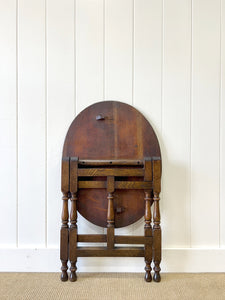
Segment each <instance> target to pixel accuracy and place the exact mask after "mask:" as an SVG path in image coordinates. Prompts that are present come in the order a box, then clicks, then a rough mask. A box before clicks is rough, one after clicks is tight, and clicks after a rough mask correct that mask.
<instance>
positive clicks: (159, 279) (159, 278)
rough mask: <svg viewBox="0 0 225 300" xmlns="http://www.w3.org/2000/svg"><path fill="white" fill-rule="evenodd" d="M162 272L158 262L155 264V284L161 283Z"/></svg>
mask: <svg viewBox="0 0 225 300" xmlns="http://www.w3.org/2000/svg"><path fill="white" fill-rule="evenodd" d="M160 270H161V268H160V266H159V263H158V262H155V267H154V271H155V273H154V276H153V280H154V281H155V282H160V281H161V276H160V273H159V272H160Z"/></svg>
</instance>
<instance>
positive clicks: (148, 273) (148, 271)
mask: <svg viewBox="0 0 225 300" xmlns="http://www.w3.org/2000/svg"><path fill="white" fill-rule="evenodd" d="M145 263H146V266H145V281H147V282H151V281H152V275H151V270H152V268H151V264H150V263H149V262H145Z"/></svg>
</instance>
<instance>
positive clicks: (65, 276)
mask: <svg viewBox="0 0 225 300" xmlns="http://www.w3.org/2000/svg"><path fill="white" fill-rule="evenodd" d="M61 270H62V273H61V280H62V281H67V280H68V274H67V270H68V267H67V260H62V267H61Z"/></svg>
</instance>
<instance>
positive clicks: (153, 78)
mask: <svg viewBox="0 0 225 300" xmlns="http://www.w3.org/2000/svg"><path fill="white" fill-rule="evenodd" d="M134 3H135V5H134V75H133V76H134V88H133V90H134V106H135V107H136V108H137V109H138V110H139V111H140V112H142V113H143V114H144V116H145V117H146V118H147V119H148V120H149V122H150V123H151V125H152V126H153V128H154V130H155V131H156V133H157V136H158V138H159V140H160V141H161V88H162V86H161V83H162V81H161V75H162V74H161V69H162V65H161V58H162V1H158V0H151V1H149V0H141V1H140V0H136V1H135V2H134ZM143 224H144V221H143V219H142V220H140V221H139V222H137V223H136V224H135V225H134V229H133V230H134V234H135V235H137V234H143Z"/></svg>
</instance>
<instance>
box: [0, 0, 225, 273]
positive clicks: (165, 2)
mask: <svg viewBox="0 0 225 300" xmlns="http://www.w3.org/2000/svg"><path fill="white" fill-rule="evenodd" d="M224 51H225V1H224V0H207V1H205V0H2V1H0V166H1V167H0V193H1V201H0V228H1V230H0V271H58V270H59V267H60V261H59V250H58V249H59V228H60V213H61V205H62V203H61V202H62V201H61V193H60V164H61V151H62V145H63V140H64V136H65V134H66V131H67V129H68V126H69V124H70V123H71V121H72V120H73V118H74V117H75V115H76V114H78V113H79V112H80V111H81V110H82V109H84V108H85V107H86V106H88V105H90V104H92V103H94V102H97V101H102V100H105V99H106V100H119V101H123V102H127V103H129V104H132V105H134V106H135V107H136V108H138V109H139V110H140V111H141V112H142V113H144V115H145V116H146V117H147V118H148V120H149V121H150V122H151V124H152V126H153V127H154V129H155V131H156V133H157V135H158V138H159V141H160V145H161V149H162V157H163V186H162V194H161V199H162V200H161V212H162V230H163V262H162V269H163V270H164V271H194V272H198V271H225V269H224V265H225V188H224V186H225V185H224V182H225V55H224V53H225V52H224ZM78 224H79V230H80V232H87V231H89V232H91V233H103V232H104V230H103V229H102V228H99V227H97V226H94V225H91V224H90V223H89V222H87V221H86V220H85V219H83V218H82V217H80V216H79V223H78ZM142 227H143V220H141V221H139V222H137V223H136V224H134V225H131V226H129V227H127V228H122V229H119V230H117V232H119V233H120V234H141V233H142V230H143V228H142ZM115 261H116V262H115ZM78 267H79V270H80V271H101V270H102V271H109V270H110V271H142V269H143V267H144V263H143V259H137V258H128V259H126V260H125V259H124V258H116V259H115V258H104V259H103V258H95V259H94V258H93V259H91V258H87V259H79V262H78Z"/></svg>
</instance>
